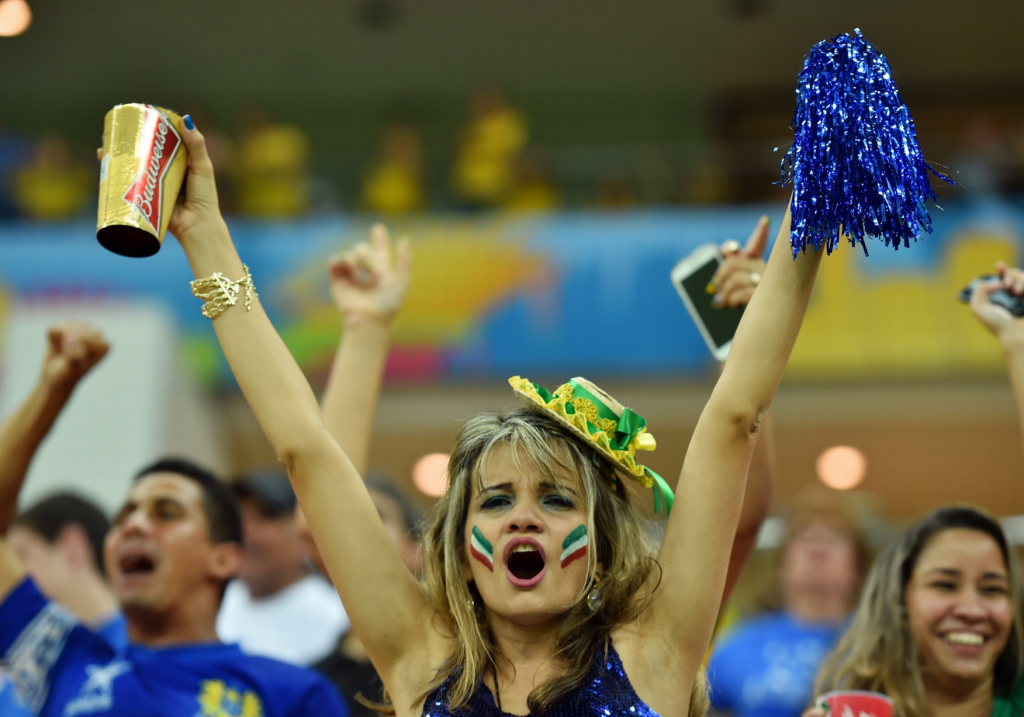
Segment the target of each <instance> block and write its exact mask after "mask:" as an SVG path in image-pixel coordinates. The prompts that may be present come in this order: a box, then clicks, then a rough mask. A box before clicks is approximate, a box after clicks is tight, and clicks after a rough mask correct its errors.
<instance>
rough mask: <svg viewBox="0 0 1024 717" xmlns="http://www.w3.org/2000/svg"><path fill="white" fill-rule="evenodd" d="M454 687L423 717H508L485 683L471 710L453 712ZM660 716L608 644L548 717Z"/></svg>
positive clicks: (435, 695) (435, 697) (434, 698)
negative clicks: (450, 702) (638, 693)
mask: <svg viewBox="0 0 1024 717" xmlns="http://www.w3.org/2000/svg"><path fill="white" fill-rule="evenodd" d="M450 684H451V679H450V678H449V679H448V680H446V681H445V682H444V684H442V685H441V686H440V687H438V688H437V689H436V690H434V691H433V692H432V693H431V694H430V696H429V697H427V701H426V703H425V704H424V706H423V717H467V715H472V717H508V715H509V713H507V712H502V711H501V710H499V709H498V707H497V705H496V704H495V702H494V696H493V695H491V691H490V690H489V689H488V688H487V686H486V685H484V684H483V682H481V683H480V684H479V685H478V686H477V688H476V692H474V693H473V696H472V697H470V698H469V705H468V708H467V709H466V710H465V711H463V710H459V711H458V712H452V711H451V710H449V709H448V704H447V700H446V699H445V694H446V693H447V692H448V689H449V687H450ZM613 716H614V717H658V714H657V713H656V712H655V711H654V710H652V709H651V708H650V707H648V706H647V705H646V704H644V702H643V701H642V700H641V699H640V698H639V697H637V696H636V692H634V691H633V685H631V684H630V683H629V678H628V677H626V671H625V670H624V669H622V660H620V659H619V653H617V652H616V651H615V648H614V647H613V646H612V643H611V640H609V641H608V654H607V655H605V651H604V650H603V649H601V648H598V650H597V654H596V655H595V656H594V664H593V665H592V666H591V668H590V673H589V674H588V675H587V680H586V682H585V683H583V684H582V685H581V686H580V687H579V688H578V689H577V690H575V691H574V692H571V693H570V694H568V695H566V696H565V697H563V698H562V699H561V700H559V701H558V702H557V703H556V704H554V705H553V706H552V707H551V709H550V710H548V711H546V712H545V713H544V717H613Z"/></svg>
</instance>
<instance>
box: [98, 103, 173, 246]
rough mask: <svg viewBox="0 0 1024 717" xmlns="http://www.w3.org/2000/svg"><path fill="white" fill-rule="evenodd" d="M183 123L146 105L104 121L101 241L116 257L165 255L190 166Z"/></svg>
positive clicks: (120, 110) (117, 110)
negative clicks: (162, 252)
mask: <svg viewBox="0 0 1024 717" xmlns="http://www.w3.org/2000/svg"><path fill="white" fill-rule="evenodd" d="M180 121H181V117H180V116H179V115H178V114H177V113H175V112H173V111H171V110H168V109H166V108H163V107H158V106H156V105H146V104H123V105H117V106H116V107H114V108H113V109H112V110H110V111H109V112H107V115H106V117H105V118H104V121H103V159H102V162H101V164H100V200H99V215H98V218H97V222H96V238H97V239H98V240H99V242H100V244H102V245H103V246H104V247H106V248H107V249H109V250H110V251H112V252H114V253H115V254H121V255H123V256H133V257H143V256H152V255H153V254H156V253H157V252H158V251H159V250H160V246H161V244H162V242H163V239H164V235H165V234H166V233H167V225H168V223H169V222H170V220H171V213H172V212H173V211H174V205H175V203H176V202H177V200H178V193H179V191H180V190H181V183H182V180H183V179H184V177H185V170H186V168H187V167H188V152H187V150H186V149H185V144H184V142H183V141H182V137H181V135H180V134H179V132H178V127H179V124H178V123H179V122H180Z"/></svg>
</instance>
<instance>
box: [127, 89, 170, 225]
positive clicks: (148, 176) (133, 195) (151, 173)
mask: <svg viewBox="0 0 1024 717" xmlns="http://www.w3.org/2000/svg"><path fill="white" fill-rule="evenodd" d="M145 112H146V118H145V121H144V122H143V125H142V132H141V134H142V138H143V139H142V142H143V149H142V151H141V152H140V153H139V173H138V176H137V177H136V178H135V181H134V182H132V184H131V186H130V187H128V191H127V192H125V195H124V200H125V201H126V202H128V203H129V204H131V205H132V206H134V207H135V208H137V209H138V210H139V212H140V213H141V214H142V216H143V218H144V219H145V220H146V221H147V222H148V223H149V225H150V226H151V227H153V231H154V232H156V233H159V232H160V219H161V216H162V211H163V180H164V175H165V174H166V173H167V168H168V167H170V166H171V160H172V159H174V155H175V153H177V151H178V147H179V145H180V144H181V137H180V136H179V135H178V133H177V131H176V130H175V129H174V127H172V126H171V125H170V123H169V122H168V121H167V119H166V118H165V117H164V116H163V115H162V114H160V112H158V111H157V110H155V109H153V108H152V107H146V110H145Z"/></svg>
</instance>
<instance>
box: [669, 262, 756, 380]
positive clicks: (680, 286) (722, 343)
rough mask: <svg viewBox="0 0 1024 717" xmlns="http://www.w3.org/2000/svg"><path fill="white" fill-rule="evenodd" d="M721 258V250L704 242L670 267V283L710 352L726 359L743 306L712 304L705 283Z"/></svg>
mask: <svg viewBox="0 0 1024 717" xmlns="http://www.w3.org/2000/svg"><path fill="white" fill-rule="evenodd" d="M723 261H724V258H723V257H722V252H721V250H720V249H719V248H718V246H717V245H715V244H703V245H701V246H699V247H697V248H696V249H694V251H693V253H692V254H690V255H689V256H688V257H686V258H685V259H683V260H682V261H680V262H679V263H678V264H676V265H675V267H674V268H673V269H672V274H671V276H672V285H673V286H675V287H676V291H678V292H679V296H680V297H681V298H682V300H683V304H684V305H685V306H686V310H687V311H689V312H690V316H691V317H692V318H693V323H695V324H697V329H698V330H699V331H700V335H701V336H703V337H704V343H706V344H707V345H708V349H710V350H711V354H712V355H713V356H714V357H715V358H716V359H717V360H719V361H725V359H726V357H728V356H729V347H730V346H732V337H733V336H734V335H735V334H736V327H738V326H739V325H740V319H741V318H743V309H744V308H745V307H743V306H738V307H733V308H729V307H723V308H721V309H716V308H715V307H714V306H712V305H711V299H712V298H714V295H713V294H709V293H708V291H707V286H708V284H709V283H710V282H711V277H713V276H714V275H715V272H716V271H718V267H719V265H720V264H721V263H722V262H723Z"/></svg>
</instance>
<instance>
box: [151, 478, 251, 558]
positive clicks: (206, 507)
mask: <svg viewBox="0 0 1024 717" xmlns="http://www.w3.org/2000/svg"><path fill="white" fill-rule="evenodd" d="M153 473H174V474H176V475H180V476H182V477H183V478H188V479H189V480H193V481H195V482H196V483H198V484H199V487H200V488H202V489H203V513H205V514H206V522H207V523H208V524H209V526H210V528H209V529H210V542H212V543H238V544H239V545H241V544H242V512H241V510H240V509H239V507H238V500H237V499H236V498H235V495H234V493H232V492H231V488H230V486H228V484H227V483H225V482H223V481H221V480H220V479H218V478H217V476H215V475H214V474H213V473H211V472H210V471H208V470H207V469H205V468H203V467H202V466H200V465H198V464H197V463H193V462H192V461H190V460H186V459H184V458H161V459H160V460H158V461H156V462H155V463H151V464H150V465H148V466H146V467H145V468H143V469H142V470H140V471H139V472H138V473H136V474H135V482H136V483H137V482H139V481H140V480H142V479H143V478H145V477H146V476H148V475H152V474H153Z"/></svg>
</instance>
